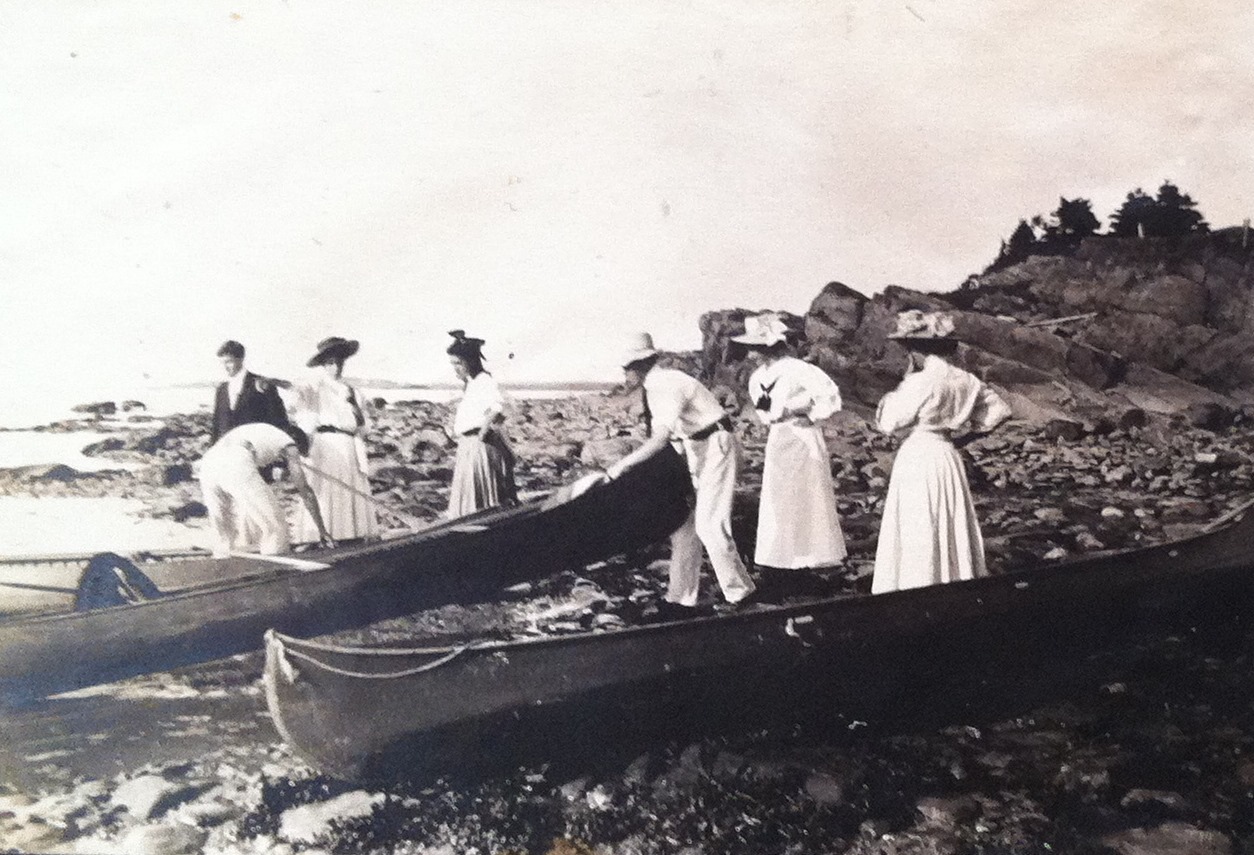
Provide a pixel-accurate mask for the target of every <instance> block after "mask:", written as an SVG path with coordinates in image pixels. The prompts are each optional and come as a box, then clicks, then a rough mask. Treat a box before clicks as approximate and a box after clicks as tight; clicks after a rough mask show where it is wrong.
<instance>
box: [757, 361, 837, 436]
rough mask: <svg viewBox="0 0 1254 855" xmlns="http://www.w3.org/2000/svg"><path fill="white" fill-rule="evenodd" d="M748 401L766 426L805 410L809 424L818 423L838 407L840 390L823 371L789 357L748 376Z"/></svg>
mask: <svg viewBox="0 0 1254 855" xmlns="http://www.w3.org/2000/svg"><path fill="white" fill-rule="evenodd" d="M749 400H750V403H752V404H753V406H754V409H755V411H756V412H757V414H758V418H760V419H761V420H762V421H763V422H765V423H766V424H774V423H776V422H778V421H780V420H781V419H783V417H784V412H785V411H787V410H793V411H796V410H805V411H806V415H807V416H808V417H809V419H810V421H813V422H820V421H823V420H824V419H828V418H831V417H832V415H834V414H835V413H837V412H839V411H840V408H841V400H840V389H839V388H838V387H837V385H836V382H835V381H834V380H832V378H831V377H829V376H827V372H826V371H824V370H823V369H822V368H819V367H818V366H817V365H811V364H810V363H809V362H804V361H802V360H800V359H797V358H796V357H792V356H785V357H783V358H782V359H777V360H775V361H774V362H772V363H769V364H766V365H761V366H759V367H758V368H757V369H756V370H755V371H754V372H753V374H751V375H750V376H749ZM762 404H764V405H766V406H759V405H762Z"/></svg>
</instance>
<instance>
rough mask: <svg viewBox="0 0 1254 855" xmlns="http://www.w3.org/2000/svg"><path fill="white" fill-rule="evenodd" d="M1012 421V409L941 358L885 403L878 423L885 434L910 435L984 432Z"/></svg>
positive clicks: (977, 380) (905, 381)
mask: <svg viewBox="0 0 1254 855" xmlns="http://www.w3.org/2000/svg"><path fill="white" fill-rule="evenodd" d="M1008 418H1010V406H1009V405H1008V404H1007V403H1006V402H1005V401H1004V400H1002V398H1001V396H1000V395H998V394H997V393H996V392H995V391H993V389H992V388H991V387H990V386H988V385H987V384H985V383H984V382H983V381H982V380H980V378H978V377H976V376H975V375H974V374H972V373H970V372H969V371H964V370H962V369H961V368H958V367H957V366H954V365H950V364H949V363H948V362H946V361H945V360H943V359H941V358H940V357H938V356H930V355H929V356H927V357H925V358H924V361H923V368H922V369H921V370H919V371H916V372H914V373H913V374H910V375H907V376H906V378H905V379H903V380H902V381H901V385H899V386H898V387H897V388H896V389H894V390H893V391H892V392H889V393H888V394H887V395H885V396H884V397H883V399H882V400H881V401H880V405H879V409H878V411H877V412H876V414H875V422H876V424H877V425H878V426H879V429H880V430H881V431H883V432H884V433H898V432H905V431H911V430H925V431H933V432H944V431H963V430H965V431H975V432H985V431H990V430H992V429H993V428H995V427H997V426H998V425H999V424H1001V423H1002V422H1004V421H1005V420H1006V419H1008Z"/></svg>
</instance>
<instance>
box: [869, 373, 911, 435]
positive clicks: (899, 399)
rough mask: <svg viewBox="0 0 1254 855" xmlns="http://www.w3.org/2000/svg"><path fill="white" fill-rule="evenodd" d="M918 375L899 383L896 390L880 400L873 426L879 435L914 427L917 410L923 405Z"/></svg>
mask: <svg viewBox="0 0 1254 855" xmlns="http://www.w3.org/2000/svg"><path fill="white" fill-rule="evenodd" d="M918 376H919V375H917V374H912V375H911V376H909V377H907V378H906V379H905V380H903V381H901V385H899V386H898V387H897V388H896V389H894V390H893V391H891V392H889V393H888V394H887V395H885V396H884V397H883V398H881V399H880V404H879V407H878V408H877V409H876V411H875V425H876V427H878V428H879V429H880V432H881V433H889V434H892V433H897V432H899V431H903V430H907V429H909V428H912V427H914V426H915V424H916V423H917V422H918V420H919V408H920V407H921V406H922V405H923V399H922V396H921V395H920V392H921V389H920V386H919V383H918V382H917V381H916V380H915V378H917V377H918Z"/></svg>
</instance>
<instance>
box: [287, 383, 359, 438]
mask: <svg viewBox="0 0 1254 855" xmlns="http://www.w3.org/2000/svg"><path fill="white" fill-rule="evenodd" d="M294 410H295V413H294V416H293V418H294V419H295V421H296V424H297V425H299V426H300V428H301V429H302V430H304V431H305V432H306V433H311V432H312V431H313V430H314V429H315V428H317V427H318V426H319V425H326V426H327V427H333V428H339V429H340V430H344V431H349V432H351V433H364V432H365V431H366V429H368V428H369V427H370V414H369V413H367V412H366V407H365V404H364V403H363V402H362V399H361V395H360V394H359V393H358V392H357V390H356V389H354V388H353V387H352V386H349V385H348V384H347V383H345V382H343V381H340V380H333V379H332V378H330V377H328V376H326V375H325V374H324V375H321V376H319V377H314V378H311V379H310V380H309V381H307V382H305V383H303V384H301V385H299V386H297V387H296V403H295V407H294Z"/></svg>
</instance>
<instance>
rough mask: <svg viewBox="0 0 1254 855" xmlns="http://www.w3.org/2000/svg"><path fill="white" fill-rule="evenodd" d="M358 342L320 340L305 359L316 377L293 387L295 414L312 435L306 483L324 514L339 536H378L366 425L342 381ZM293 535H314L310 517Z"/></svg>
mask: <svg viewBox="0 0 1254 855" xmlns="http://www.w3.org/2000/svg"><path fill="white" fill-rule="evenodd" d="M358 346H359V345H358V343H357V342H356V341H349V340H347V339H343V338H340V337H338V336H333V337H331V338H328V339H324V340H322V341H321V342H319V343H318V352H317V353H316V354H314V356H313V357H312V358H311V359H310V360H309V363H308V364H309V367H310V368H315V369H317V374H316V376H315V377H314V378H313V379H312V380H311V381H309V382H306V383H304V384H302V385H300V386H299V387H298V388H297V389H296V402H295V407H294V409H295V413H294V415H293V418H294V419H295V420H296V423H297V424H299V425H300V426H301V427H302V428H304V429H305V431H306V432H308V433H309V436H310V450H309V466H308V469H309V482H310V484H311V485H312V486H313V489H314V493H315V494H317V496H318V503H319V505H320V506H321V508H322V518H323V520H324V521H325V522H326V526H327V529H328V530H329V531H330V532H331V536H332V537H334V538H335V539H336V540H337V541H351V540H362V539H370V538H374V537H376V536H377V535H378V523H377V521H376V520H375V511H374V507H373V506H372V504H371V501H370V499H369V498H368V497H369V495H370V481H369V480H368V479H367V477H366V476H367V473H368V472H369V468H368V466H367V461H366V442H365V434H366V431H367V430H368V429H369V427H370V422H369V419H368V417H367V415H366V408H365V405H364V403H363V401H362V399H361V396H360V395H359V394H358V392H357V390H356V389H354V388H353V387H352V386H350V385H348V384H347V383H345V382H344V378H343V374H344V362H345V360H347V359H348V358H349V357H350V356H352V355H353V354H354V353H356V352H357V349H358ZM297 539H298V540H300V541H310V540H316V539H317V531H316V529H315V527H314V523H313V519H312V518H311V517H310V516H309V515H308V514H303V515H302V517H301V519H300V522H299V524H298V526H297Z"/></svg>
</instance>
